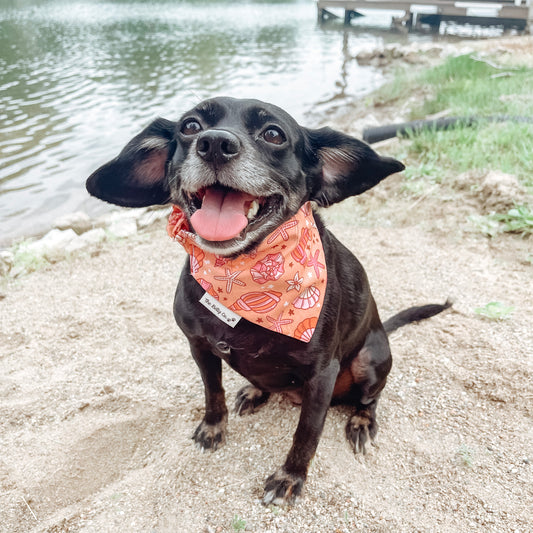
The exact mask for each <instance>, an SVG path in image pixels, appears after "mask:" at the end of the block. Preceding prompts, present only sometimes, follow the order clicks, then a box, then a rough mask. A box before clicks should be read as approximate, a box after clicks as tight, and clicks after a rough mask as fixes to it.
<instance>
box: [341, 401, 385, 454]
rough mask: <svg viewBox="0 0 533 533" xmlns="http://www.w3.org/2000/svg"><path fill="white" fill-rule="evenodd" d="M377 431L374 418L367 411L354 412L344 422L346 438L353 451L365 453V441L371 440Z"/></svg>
mask: <svg viewBox="0 0 533 533" xmlns="http://www.w3.org/2000/svg"><path fill="white" fill-rule="evenodd" d="M377 432H378V423H377V422H376V419H375V418H374V417H373V416H372V415H371V413H369V412H367V411H359V412H357V413H356V414H354V415H353V416H352V417H351V418H350V420H348V423H347V424H346V438H347V439H348V442H349V443H350V445H351V446H352V449H353V451H354V453H363V454H365V453H366V448H365V446H366V443H367V442H368V441H369V440H370V441H373V440H374V438H375V437H376V434H377Z"/></svg>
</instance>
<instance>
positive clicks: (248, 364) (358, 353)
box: [87, 98, 448, 504]
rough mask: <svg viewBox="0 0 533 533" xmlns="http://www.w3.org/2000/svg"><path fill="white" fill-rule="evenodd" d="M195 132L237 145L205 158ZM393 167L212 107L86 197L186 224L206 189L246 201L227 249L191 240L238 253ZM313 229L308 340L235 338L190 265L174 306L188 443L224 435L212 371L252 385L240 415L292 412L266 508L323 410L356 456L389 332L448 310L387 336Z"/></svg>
mask: <svg viewBox="0 0 533 533" xmlns="http://www.w3.org/2000/svg"><path fill="white" fill-rule="evenodd" d="M187 121H189V122H187ZM190 121H194V123H191V122H190ZM268 128H271V129H272V128H275V129H276V131H275V132H274V133H273V132H272V131H270V132H268V131H267V130H268ZM196 130H198V131H196ZM206 131H207V132H210V133H209V138H210V139H211V138H215V139H216V137H217V135H219V133H217V132H222V133H220V135H224V136H225V137H226V138H228V137H231V138H232V139H235V138H236V139H237V141H235V142H232V148H231V153H230V154H228V153H218V152H217V153H212V152H210V153H209V158H206V156H205V154H206V153H207V152H206V150H205V146H204V147H203V148H201V147H199V146H198V143H197V139H200V138H202V137H201V136H202V135H204V137H203V138H205V132H206ZM278 134H279V135H280V136H279V137H278ZM269 139H275V142H274V143H273V142H269ZM204 144H205V143H204ZM218 144H221V143H218ZM218 144H217V148H216V150H220V149H219V148H218ZM211 148H213V147H211ZM207 159H209V160H207ZM403 168H404V167H403V165H402V163H400V162H399V161H396V160H395V159H392V158H389V157H382V156H380V155H378V154H377V153H376V152H375V151H374V150H372V149H371V148H370V147H369V146H368V145H366V144H365V143H363V142H362V141H359V140H357V139H355V138H353V137H350V136H348V135H346V134H344V133H341V132H338V131H335V130H332V129H330V128H322V129H318V130H309V129H306V128H303V127H301V126H299V125H298V124H297V123H296V121H294V119H292V117H290V115H288V114H287V113H286V112H285V111H283V110H282V109H280V108H278V107H276V106H273V105H270V104H266V103H264V102H260V101H257V100H235V99H232V98H215V99H211V100H208V101H206V102H203V103H201V104H199V106H197V108H195V109H192V110H190V111H189V112H187V113H185V114H184V115H183V118H182V119H181V120H179V121H177V122H176V123H174V122H170V121H167V120H163V119H158V120H157V121H155V122H154V123H152V124H151V125H150V126H148V128H146V129H145V130H143V131H142V132H141V133H140V134H139V135H137V136H136V137H135V138H134V139H132V141H130V143H128V145H127V146H126V147H125V148H124V150H123V151H122V152H121V153H120V154H119V156H118V157H117V158H116V159H114V160H112V161H111V162H109V163H107V164H106V165H104V166H102V167H101V168H100V169H98V170H97V171H96V172H95V173H94V174H93V175H92V176H91V177H90V178H89V179H88V181H87V189H88V191H89V192H90V193H91V194H93V195H94V196H97V197H98V198H101V199H103V200H106V201H108V202H112V203H116V204H118V205H125V206H133V207H136V206H143V205H151V204H158V203H166V202H173V203H175V204H177V205H179V207H180V208H181V209H182V211H183V212H184V213H185V215H186V217H187V218H188V219H189V221H190V217H191V216H192V214H193V213H194V212H195V209H197V200H195V195H198V194H200V192H201V191H202V190H203V189H205V187H211V186H216V187H222V188H228V189H234V190H235V189H236V190H240V191H243V192H245V193H247V194H252V195H255V196H257V198H259V199H260V200H261V208H260V210H259V212H258V213H257V216H256V217H255V218H254V219H252V220H251V221H250V222H249V224H248V226H247V227H246V228H245V229H244V230H243V231H242V233H241V234H240V235H238V236H237V237H235V238H232V239H229V240H227V241H224V242H211V241H206V240H200V242H202V243H203V246H204V247H205V248H206V249H208V250H210V251H214V252H216V253H218V254H219V255H223V256H227V257H235V256H238V255H239V254H242V253H244V252H247V251H250V250H252V249H253V248H255V247H256V246H257V245H258V244H259V243H261V242H262V241H263V239H264V238H265V237H266V236H267V235H268V234H269V233H271V232H272V231H273V230H274V229H275V228H276V227H277V226H279V225H280V224H281V223H283V222H284V221H286V220H287V219H289V218H290V217H291V216H293V215H294V214H295V213H296V211H298V209H299V208H300V207H301V206H302V205H303V204H304V203H305V202H307V201H309V200H311V201H314V202H315V203H316V204H318V205H321V206H329V205H332V204H334V203H336V202H340V201H341V200H343V199H344V198H347V197H348V196H353V195H356V194H361V193H362V192H364V191H365V190H367V189H369V188H371V187H373V186H374V185H376V184H377V183H379V182H380V181H381V180H382V179H384V178H385V177H386V176H388V175H389V174H392V173H394V172H398V171H401V170H402V169H403ZM315 220H316V224H317V228H318V231H319V233H320V236H321V239H322V244H323V248H324V253H325V257H326V263H327V272H328V282H327V289H326V294H325V299H324V302H323V307H322V311H321V314H320V319H319V321H318V324H317V326H316V330H315V333H314V335H313V337H312V339H311V340H310V342H309V343H304V342H302V341H299V340H297V339H294V338H292V337H288V336H284V335H281V334H279V333H276V332H273V331H270V330H268V329H265V328H262V327H259V326H258V325H255V324H253V323H251V322H248V321H246V320H241V321H240V322H239V324H238V325H237V326H236V327H235V328H234V329H232V328H230V327H229V326H227V325H226V324H224V323H223V322H221V321H220V320H219V319H218V318H216V317H215V316H214V315H213V314H211V313H210V312H209V311H208V310H207V309H206V308H204V307H203V306H202V305H201V304H200V303H199V300H200V298H201V297H202V295H203V292H204V291H203V289H202V288H201V286H200V285H199V284H198V283H197V282H196V281H195V279H194V278H193V277H192V275H191V273H190V271H189V262H188V261H187V262H186V264H185V265H184V267H183V270H182V273H181V277H180V281H179V284H178V287H177V289H176V294H175V299H174V316H175V319H176V322H177V323H178V325H179V326H180V328H181V329H182V331H183V332H184V334H185V335H186V336H187V338H188V340H189V344H190V348H191V353H192V356H193V358H194V359H195V361H196V363H197V364H198V367H199V369H200V373H201V375H202V379H203V382H204V386H205V399H206V402H205V405H206V409H205V416H204V419H203V420H202V422H201V424H200V425H199V426H198V428H197V429H196V431H195V433H194V435H193V439H194V440H195V442H196V443H197V445H198V446H199V447H201V448H204V449H205V448H207V449H212V450H216V449H217V448H218V447H219V446H221V445H223V444H224V442H225V439H226V424H227V418H228V409H227V407H226V401H225V394H224V388H223V385H222V361H225V362H226V363H227V364H229V365H230V366H231V367H232V368H233V369H234V370H236V371H237V372H239V373H240V374H242V375H243V376H244V377H245V378H247V379H248V381H249V382H250V385H247V386H245V387H243V389H241V391H239V393H238V394H237V398H236V401H235V410H236V412H238V413H239V414H245V413H251V412H254V411H255V410H257V409H259V408H260V407H261V406H262V405H264V404H265V403H266V402H267V401H268V398H269V397H270V395H271V393H273V392H283V393H287V394H288V395H289V396H290V397H291V398H292V399H293V400H294V401H296V402H298V403H301V414H300V420H299V423H298V427H297V428H296V431H295V434H294V438H293V443H292V446H291V448H290V450H289V453H288V455H287V457H286V459H285V462H284V464H283V465H282V466H280V467H279V468H278V469H277V470H276V471H275V472H274V473H273V474H272V475H271V476H270V477H269V478H268V479H267V480H266V483H265V492H264V497H263V501H264V503H265V504H269V503H277V504H283V503H291V502H292V501H293V500H294V499H295V498H296V497H297V496H298V495H299V494H300V492H301V490H302V487H303V485H304V482H305V479H306V477H307V470H308V467H309V463H310V461H311V459H312V457H313V455H314V453H315V450H316V447H317V445H318V441H319V438H320V434H321V432H322V428H323V425H324V420H325V417H326V413H327V411H328V408H329V406H330V405H331V404H345V405H350V406H352V414H351V416H350V418H349V420H348V423H347V425H346V437H347V439H348V441H349V443H350V445H351V446H352V448H353V450H354V452H364V451H365V445H366V443H367V442H368V441H369V440H372V439H373V438H374V436H375V435H376V432H377V427H378V426H377V421H376V407H377V403H378V400H379V396H380V393H381V391H382V389H383V387H384V386H385V383H386V380H387V374H388V373H389V371H390V368H391V364H392V359H391V354H390V349H389V343H388V340H387V334H386V330H387V331H391V330H393V329H395V328H396V327H399V326H401V325H404V324H406V323H409V322H412V321H415V320H420V319H422V318H427V317H429V316H432V315H434V314H437V313H439V312H440V311H442V310H443V309H445V308H447V307H448V303H447V304H445V305H433V306H422V307H419V308H416V309H415V310H408V311H407V312H403V313H400V314H399V315H397V316H396V317H393V318H392V319H389V320H388V321H387V322H386V323H385V324H386V329H385V328H384V326H383V324H382V323H381V320H380V318H379V314H378V311H377V308H376V304H375V302H374V299H373V297H372V294H371V292H370V286H369V283H368V280H367V276H366V273H365V271H364V269H363V267H362V266H361V264H360V263H359V261H358V260H357V259H356V258H355V256H354V255H353V254H352V253H351V252H350V251H349V250H348V249H347V248H346V247H345V246H344V245H342V244H341V243H340V242H339V241H338V240H337V239H336V238H335V236H334V235H333V234H331V233H330V232H329V231H328V230H327V229H326V227H325V226H324V224H323V223H322V220H321V219H320V217H319V216H318V215H317V214H315ZM193 229H194V228H193Z"/></svg>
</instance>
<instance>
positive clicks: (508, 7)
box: [317, 0, 533, 32]
mask: <svg viewBox="0 0 533 533" xmlns="http://www.w3.org/2000/svg"><path fill="white" fill-rule="evenodd" d="M317 8H318V20H319V22H321V23H323V22H326V21H328V20H329V19H331V18H339V17H338V15H336V14H335V13H334V12H332V11H331V10H332V9H343V10H344V24H346V25H350V24H351V21H352V20H353V19H355V18H357V17H360V16H363V14H362V13H361V11H364V10H386V11H403V12H404V16H403V17H398V18H393V24H395V25H397V26H398V25H401V26H403V27H405V28H407V29H409V30H410V29H412V28H417V27H420V26H421V25H424V24H425V25H428V26H429V27H430V28H431V29H432V31H436V32H438V30H439V27H440V24H441V23H442V22H455V23H458V24H475V25H480V26H503V27H504V28H505V29H510V28H514V29H517V30H519V31H529V32H531V30H532V25H533V0H500V1H493V0H485V1H479V0H470V1H460V0H457V1H455V0H428V1H427V2H424V1H423V0H422V1H420V2H412V1H410V0H318V2H317Z"/></svg>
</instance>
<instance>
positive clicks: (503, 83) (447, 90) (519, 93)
mask: <svg viewBox="0 0 533 533" xmlns="http://www.w3.org/2000/svg"><path fill="white" fill-rule="evenodd" d="M419 82H420V83H422V84H426V83H427V84H429V85H430V86H432V87H434V88H435V93H434V97H433V98H431V99H429V100H427V101H425V102H424V103H423V104H422V105H421V106H420V107H419V108H418V109H417V110H414V115H415V116H416V115H419V117H423V116H426V115H429V114H433V113H437V112H438V111H442V110H444V109H450V111H451V114H452V115H470V114H479V115H485V116H487V115H498V114H509V115H530V116H532V115H533V99H531V97H530V95H531V89H530V88H531V83H532V82H533V70H532V69H529V68H526V67H518V68H516V67H509V68H496V67H494V66H492V65H490V64H489V63H487V62H485V61H482V60H477V59H476V57H475V56H473V55H470V54H468V55H462V56H458V57H452V58H449V59H448V60H447V61H445V62H444V63H443V64H442V65H440V66H438V67H435V68H432V69H430V70H427V71H425V72H424V73H422V75H421V78H420V80H419ZM417 118H418V117H417Z"/></svg>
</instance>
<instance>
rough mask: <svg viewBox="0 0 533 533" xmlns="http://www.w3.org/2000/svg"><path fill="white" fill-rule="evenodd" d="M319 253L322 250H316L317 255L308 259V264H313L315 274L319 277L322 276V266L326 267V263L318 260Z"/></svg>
mask: <svg viewBox="0 0 533 533" xmlns="http://www.w3.org/2000/svg"><path fill="white" fill-rule="evenodd" d="M319 254H320V250H317V251H316V252H315V255H314V256H313V257H311V258H310V259H308V260H307V266H312V267H313V268H314V269H315V274H316V277H317V279H319V278H320V269H321V268H326V265H323V264H322V263H321V262H320V261H319V260H318V255H319Z"/></svg>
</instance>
